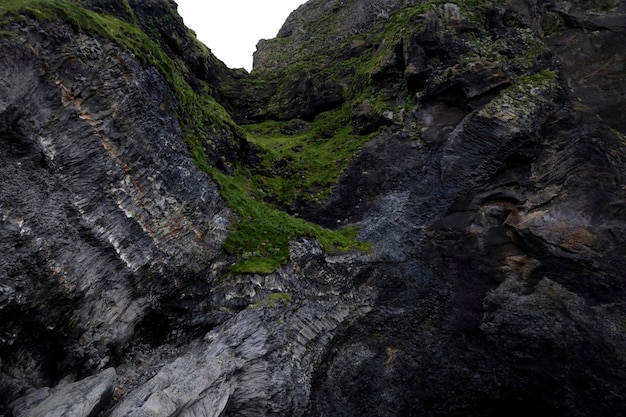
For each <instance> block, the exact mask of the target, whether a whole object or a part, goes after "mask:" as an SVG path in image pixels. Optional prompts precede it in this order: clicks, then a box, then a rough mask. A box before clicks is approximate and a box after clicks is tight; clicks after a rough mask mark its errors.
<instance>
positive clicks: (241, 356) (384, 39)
mask: <svg viewBox="0 0 626 417" xmlns="http://www.w3.org/2000/svg"><path fill="white" fill-rule="evenodd" d="M89 3H90V7H92V9H94V10H95V9H96V8H97V7H101V8H105V9H106V10H109V11H112V10H113V11H114V10H117V9H116V8H115V7H113V6H116V5H115V4H113V3H114V2H89ZM109 3H110V4H109ZM509 3H510V4H500V3H497V4H496V3H492V2H487V1H485V2H474V1H472V2H469V1H468V2H465V1H461V2H457V3H442V2H429V3H416V2H396V1H385V2H376V1H370V2H353V1H344V2H336V1H328V0H324V1H322V0H319V1H318V0H313V1H311V2H309V3H307V4H306V5H304V6H302V7H301V8H300V9H298V10H297V11H296V12H295V13H294V14H293V15H292V16H291V17H290V19H289V20H288V21H287V23H286V24H285V26H284V28H283V29H282V30H281V33H280V36H279V37H278V38H277V39H276V40H271V41H267V42H264V43H262V44H261V45H260V46H259V51H258V52H257V56H256V59H257V62H256V65H257V67H256V68H255V71H253V73H252V74H250V75H249V76H246V75H244V74H239V75H237V77H239V78H237V77H234V78H232V79H230V81H229V82H232V83H233V84H230V85H229V86H227V87H226V88H225V89H224V91H225V93H224V96H223V97H222V98H221V99H224V97H227V98H228V100H230V101H228V100H226V101H228V103H230V104H229V106H231V107H229V108H230V109H231V110H232V111H233V112H234V114H233V116H234V118H235V119H236V120H244V121H245V120H248V121H250V120H257V121H258V120H261V121H262V120H266V119H268V118H269V119H273V118H276V119H281V120H289V119H292V118H294V117H298V118H302V119H305V122H303V121H302V120H299V119H296V120H294V121H293V123H292V124H285V125H284V126H283V130H284V131H285V132H287V133H285V134H286V135H292V134H293V135H292V136H293V138H292V139H293V140H296V138H297V136H298V135H300V134H303V132H304V131H306V132H309V133H307V134H310V136H307V140H305V141H303V142H302V145H301V146H302V147H304V146H312V147H314V146H317V145H318V144H319V142H322V141H324V140H325V139H327V136H331V137H333V138H334V137H335V136H338V137H340V138H341V137H344V138H349V139H347V140H356V139H355V137H356V136H358V135H371V136H367V137H368V138H369V140H368V141H364V142H365V144H364V145H363V146H362V147H361V148H360V149H359V150H358V152H356V153H355V154H354V155H353V158H352V160H351V162H350V163H349V165H348V166H347V168H346V169H345V170H344V172H343V173H342V175H341V177H340V178H339V179H338V182H337V184H336V185H335V186H334V187H333V189H332V191H331V192H330V197H329V198H328V199H327V200H326V201H325V202H323V203H322V204H314V203H301V204H300V206H298V207H297V208H298V212H299V214H300V216H302V217H304V218H306V219H308V220H310V221H312V222H315V223H317V224H321V225H324V226H326V227H328V228H334V229H337V228H343V227H350V226H357V227H359V239H360V240H362V241H365V242H368V243H369V244H370V250H369V251H356V250H355V251H350V252H344V253H340V252H337V253H326V252H325V251H324V250H322V247H321V245H320V243H319V242H318V241H316V240H315V239H313V238H311V237H299V238H297V239H294V240H293V241H292V243H291V246H290V257H289V261H288V262H286V263H284V264H283V265H281V266H280V267H279V268H278V269H276V270H275V271H274V272H271V273H267V274H253V273H241V274H235V273H233V272H229V267H230V265H231V264H232V263H233V262H234V261H235V260H236V259H234V258H235V257H236V256H235V255H233V254H228V253H226V252H225V251H223V250H222V245H223V244H224V242H225V241H226V239H227V236H228V233H229V231H231V229H230V228H229V227H231V226H232V225H233V224H234V223H233V222H236V221H237V218H236V216H234V215H233V211H231V210H230V209H229V208H228V207H227V206H226V204H225V203H224V201H223V200H222V199H221V198H220V196H219V194H218V192H217V189H216V187H215V186H214V185H212V181H211V179H210V178H209V177H208V176H207V175H206V174H205V173H203V172H202V171H200V170H199V169H198V168H196V167H195V166H194V165H193V163H192V160H191V158H190V156H189V153H192V154H193V155H194V158H196V159H195V160H196V162H199V164H200V165H201V166H203V167H204V168H205V169H206V168H207V167H206V166H204V165H207V164H208V163H209V162H212V163H213V165H218V163H217V159H219V149H228V148H227V147H225V148H221V147H220V146H215V147H214V148H211V149H208V147H207V146H205V149H204V151H206V152H207V153H208V151H209V150H210V151H211V152H213V154H212V155H213V156H214V157H215V158H212V159H211V158H209V159H208V161H209V162H207V160H198V155H197V152H198V151H199V149H202V148H198V147H194V146H195V145H194V142H190V139H193V136H192V135H189V134H188V132H186V131H184V130H183V129H181V127H180V125H179V121H181V122H183V124H184V123H185V121H186V120H187V119H185V117H187V116H188V115H189V114H188V113H185V112H181V111H178V110H179V109H180V107H177V106H180V105H181V104H180V103H179V102H178V101H177V97H178V96H177V95H176V94H178V92H177V91H176V89H175V88H173V87H175V86H173V85H172V83H171V82H170V83H168V82H167V80H168V79H167V78H164V77H163V75H167V74H161V73H159V71H158V70H157V69H155V68H153V67H151V66H150V65H148V64H147V63H146V62H143V61H140V60H139V59H137V58H136V57H133V56H132V55H130V54H128V53H125V52H124V51H123V49H122V47H121V46H120V45H116V44H115V43H114V42H112V41H111V40H107V39H105V38H103V37H101V36H98V35H94V34H91V33H89V32H77V31H75V30H74V29H73V28H72V27H71V26H69V25H67V24H65V23H63V22H62V21H60V20H53V21H46V22H40V21H36V20H33V19H30V18H24V19H18V20H13V21H12V23H10V22H11V21H9V23H5V26H4V29H3V30H6V31H7V32H10V33H11V35H10V36H2V37H0V50H2V51H3V52H4V55H5V56H14V57H16V58H15V59H14V60H12V61H7V60H5V61H3V62H2V63H1V64H0V80H3V81H2V82H1V83H0V89H1V94H0V97H2V99H0V146H1V147H2V149H3V152H2V154H1V155H2V156H1V158H2V162H3V163H2V164H1V167H0V176H1V178H2V190H1V192H0V204H1V205H0V209H1V210H2V222H1V223H0V242H2V248H6V250H5V251H4V254H3V257H2V258H0V274H2V275H0V284H1V285H2V287H1V289H2V292H1V293H0V294H1V297H2V298H0V300H1V301H0V318H1V319H2V320H0V323H2V324H1V325H0V337H1V338H0V353H1V354H2V355H1V358H2V363H1V365H0V371H1V372H2V373H1V374H0V377H1V379H0V382H1V385H0V387H1V388H2V393H3V395H4V398H7V400H6V401H5V403H4V404H2V407H4V408H2V412H3V413H5V414H7V415H13V416H31V415H32V416H38V415H45V414H42V413H46V412H48V413H52V412H65V413H73V414H70V415H75V416H76V417H79V416H93V415H95V413H100V414H102V415H107V416H116V417H117V416H136V417H139V416H141V417H144V416H146V417H147V416H168V417H169V416H178V417H181V416H235V415H237V416H240V415H274V416H286V415H290V416H291V415H293V416H311V417H313V416H327V415H333V416H352V415H365V416H367V415H376V416H404V415H407V416H408V415H420V416H421V415H426V416H444V415H445V416H449V415H464V416H499V415H511V416H521V415H528V414H532V415H538V416H598V415H602V416H621V415H623V414H624V412H625V411H626V399H625V398H624V395H623V392H624V387H625V383H626V382H625V381H626V366H625V365H626V363H625V361H626V355H625V354H624V352H626V337H624V329H625V323H626V321H625V320H626V304H625V303H624V301H623V300H624V295H625V294H624V291H626V281H625V280H624V277H623V273H622V270H623V269H624V259H626V249H625V248H626V242H625V238H624V236H625V234H624V228H625V227H626V225H625V224H624V218H626V217H625V216H626V188H625V187H624V183H625V181H626V170H625V168H624V167H625V166H624V160H625V159H626V140H625V139H624V136H623V134H621V133H620V132H621V131H623V130H622V126H621V124H620V123H621V122H620V120H621V119H620V117H621V116H620V115H619V114H618V113H619V112H617V111H616V110H615V108H614V106H613V103H619V102H620V100H621V99H620V98H616V97H614V96H613V91H615V90H617V91H619V89H620V88H623V82H622V81H623V80H621V79H620V78H619V77H609V78H607V79H606V80H605V78H603V77H600V75H601V74H604V73H603V72H602V71H600V72H594V73H593V76H591V77H586V75H585V74H586V73H583V72H582V71H583V65H580V64H578V66H577V65H576V63H575V62H566V61H567V60H568V59H569V58H570V57H573V56H577V55H576V54H577V53H584V52H585V53H586V52H588V51H590V50H591V49H593V50H594V51H595V52H594V54H592V55H590V56H591V57H597V58H590V59H592V61H593V59H597V60H598V61H599V62H597V63H596V62H595V61H594V62H593V64H594V65H596V64H597V65H598V68H603V69H606V71H607V73H606V74H613V73H615V74H616V73H617V72H616V71H619V68H620V67H619V65H621V64H620V63H619V59H615V60H613V58H612V57H613V56H618V57H619V55H612V52H611V51H613V52H615V53H616V54H619V51H615V50H614V46H611V45H613V44H610V43H609V39H619V37H620V36H621V35H622V32H623V31H621V29H620V28H621V27H622V23H621V22H622V20H623V16H622V10H623V7H624V6H623V5H622V3H621V2H620V3H619V4H608V3H607V4H604V3H603V4H599V3H598V4H596V3H593V4H587V3H580V4H579V3H573V2H572V3H571V4H570V6H569V7H566V6H567V4H565V3H559V4H558V5H556V4H555V5H551V4H541V5H539V4H538V3H537V4H535V3H533V2H530V1H529V2H523V1H512V2H509ZM107 4H108V6H107ZM164 5H166V4H165V3H162V4H161V6H164ZM105 6H106V7H109V6H111V7H112V8H106V7H105ZM117 6H120V7H122V6H124V7H122V8H123V11H121V12H120V13H121V14H122V16H121V17H122V18H123V19H126V20H127V21H128V19H130V20H133V19H137V21H141V22H142V23H141V24H142V25H144V26H142V27H144V30H146V31H150V30H153V32H154V33H152V38H153V40H155V42H160V41H158V39H161V40H163V39H165V38H167V36H165V35H164V34H167V33H170V34H171V33H178V32H177V30H179V29H180V28H178V29H176V30H173V29H175V28H161V29H163V30H159V28H155V27H148V26H149V25H148V26H146V25H147V23H146V22H148V20H147V19H145V17H146V16H148V15H150V13H148V12H147V11H146V10H149V9H150V7H152V6H154V4H152V3H146V4H143V5H141V6H140V5H139V2H137V3H135V2H120V3H119V4H117ZM117 6H116V7H117ZM125 6H129V7H125ZM144 6H145V8H144ZM589 7H591V8H593V10H594V12H593V13H584V11H585V10H587V9H586V8H589ZM120 10H121V9H120ZM140 10H142V12H141V13H143V15H142V16H143V17H139V16H136V15H135V17H134V18H133V13H135V14H136V13H140ZM168 10H172V9H171V7H170V6H169V5H168ZM131 11H133V13H131ZM141 13H140V14H141ZM142 19H143V20H142ZM166 20H167V21H168V22H170V23H171V22H175V21H177V18H176V16H174V17H172V19H166ZM594 25H595V26H594ZM166 26H167V25H166ZM168 27H169V26H168ZM583 28H584V29H586V30H587V31H583V30H582V29H583ZM590 29H593V30H594V31H597V32H598V33H594V32H588V31H589V30H590ZM180 30H182V29H180ZM180 33H183V32H180ZM157 34H160V35H157ZM160 36H164V37H163V38H160ZM569 36H571V38H570V37H569ZM568 39H573V41H574V42H577V43H578V44H579V45H572V44H571V43H570V41H569V40H568ZM591 39H594V40H598V42H599V45H600V46H598V47H597V48H596V47H595V46H593V47H592V44H591V43H590V42H588V41H590V40H591ZM165 43H166V44H167V42H165ZM594 45H595V44H594ZM169 47H170V48H171V45H170V46H169ZM309 47H311V48H309ZM577 47H580V50H576V48H577ZM163 48H166V47H165V46H164V47H163ZM184 50H185V48H183V49H181V50H180V51H178V52H176V51H175V50H174V49H170V50H169V51H168V53H170V54H171V55H172V56H174V55H176V54H179V55H180V56H181V61H180V62H182V63H185V62H186V63H187V64H184V65H187V69H189V68H190V67H192V65H190V64H189V62H191V61H188V60H185V59H186V56H187V55H186V53H185V52H184ZM322 51H323V52H324V53H323V54H321V53H322ZM609 55H610V56H609ZM281 57H289V58H288V59H284V60H282V59H281ZM604 60H606V61H607V62H606V63H605V64H606V65H604V64H602V63H601V62H600V61H604ZM177 62H178V61H177ZM180 62H179V64H180ZM207 62H208V61H207ZM181 65H182V64H181ZM579 67H580V68H579ZM594 68H595V67H594ZM182 71H183V72H185V71H186V70H184V69H183V70H182ZM216 71H217V69H216ZM209 72H210V71H209ZM187 75H188V74H187ZM196 75H197V74H196ZM587 75H589V74H587ZM585 77H586V78H585ZM196 79H197V80H199V81H198V82H204V81H203V80H202V77H200V76H196ZM585 80H588V81H589V82H590V84H586V83H585ZM605 81H606V82H608V83H609V84H610V85H611V86H612V87H611V89H612V90H611V91H610V92H609V94H607V95H605V94H604V93H603V91H605V90H603V89H602V88H600V89H597V88H595V87H594V86H601V85H604V84H602V83H604V82H605ZM238 83H239V84H238ZM237 92H242V93H241V96H240V97H236V96H237V94H236V93H237ZM231 99H232V100H231ZM211 103H212V102H211ZM212 109H213V110H215V111H218V110H219V108H218V107H212ZM329 109H330V110H332V111H331V112H328V113H324V112H325V111H327V110H329ZM320 115H321V116H320ZM329 115H330V116H329ZM598 115H600V116H601V117H598ZM333 117H334V118H335V119H333ZM325 118H326V119H325ZM329 119H331V121H332V120H334V121H335V122H336V121H337V120H339V121H340V123H345V124H349V125H350V127H351V128H353V130H354V132H353V135H350V136H347V135H346V136H339V135H338V134H337V133H336V130H337V128H336V127H334V126H330V127H329V126H323V125H322V122H324V121H325V120H329ZM320 120H321V122H320ZM196 121H197V120H196ZM309 121H311V123H308V122H309ZM211 123H216V119H211V120H209V121H208V124H209V128H207V129H203V130H202V131H204V132H213V134H215V135H218V136H219V135H220V134H222V133H223V132H224V131H223V130H220V128H223V127H224V126H219V125H218V126H213V127H215V129H211V128H210V127H211V126H212V125H211ZM228 123H230V122H228ZM337 123H339V122H337ZM290 127H293V128H294V129H295V130H294V131H292V130H290ZM260 129H262V126H261V127H259V130H260ZM226 130H228V131H229V132H230V134H232V135H234V136H228V135H227V136H228V138H230V139H232V138H233V137H238V136H237V133H236V132H235V130H236V128H235V127H233V125H228V126H227V127H226ZM233 132H235V133H233ZM310 132H313V133H310ZM333 135H334V136H333ZM359 137H366V136H359ZM184 138H187V140H188V145H189V146H190V147H189V149H188V148H187V146H186V144H185V141H184ZM219 140H220V139H219V138H215V141H216V143H219ZM210 141H211V137H208V138H205V141H204V142H203V143H204V144H205V145H206V144H208V143H209V142H210ZM230 143H233V142H230ZM244 148H245V146H244V147H243V148H241V149H244ZM229 152H230V151H229ZM245 154H246V152H239V153H238V152H232V153H230V154H229V155H230V156H228V157H225V158H224V159H225V160H228V161H230V162H229V163H226V164H224V167H226V168H229V167H230V170H229V169H224V171H227V172H232V171H233V167H234V166H236V165H237V164H236V162H237V158H241V159H242V160H245V162H247V164H248V165H247V169H248V170H247V171H244V175H247V176H253V175H254V173H255V172H254V169H255V166H254V160H253V159H246V157H245ZM281 162H282V163H283V164H289V163H290V162H289V161H288V160H287V159H286V158H285V159H284V160H283V161H281ZM284 168H285V169H284V172H291V173H292V174H293V175H307V173H305V172H302V173H300V172H295V171H294V170H290V168H291V167H289V166H286V167H284ZM208 170H209V171H211V170H210V169H208ZM220 175H222V174H220ZM215 178H218V179H219V178H222V177H220V176H216V177H215ZM235 180H237V181H239V183H245V184H251V183H252V182H248V183H246V182H244V179H243V178H241V177H237V178H235ZM237 181H233V182H232V183H226V182H222V186H223V187H224V185H223V184H227V185H226V187H225V188H226V189H223V190H222V191H223V193H224V195H225V196H228V195H229V193H233V192H235V191H237V190H239V188H237V187H238V184H239V183H238V182H237ZM241 188H245V187H241ZM250 192H251V190H249V189H246V193H250ZM229 201H232V200H229ZM236 201H239V202H241V204H244V203H246V202H247V201H248V200H245V199H243V198H242V199H240V200H236ZM268 201H269V202H270V203H271V198H268ZM234 209H236V207H234ZM283 226H284V225H279V224H277V225H276V231H277V232H278V231H279V229H280V228H282V227H283ZM264 243H265V244H266V245H267V242H264ZM248 255H249V254H248ZM242 256H244V255H242ZM111 367H112V368H113V369H114V370H113V369H110V368H111ZM46 387H49V388H46ZM79 399H80V400H79ZM56 410H62V411H56Z"/></svg>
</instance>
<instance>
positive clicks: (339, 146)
mask: <svg viewBox="0 0 626 417" xmlns="http://www.w3.org/2000/svg"><path fill="white" fill-rule="evenodd" d="M350 111H351V103H346V104H344V106H343V107H342V108H341V109H336V110H332V111H328V112H325V113H321V114H320V115H318V116H317V118H316V119H315V121H314V122H313V124H312V126H311V128H310V129H308V130H306V131H304V132H300V133H297V134H294V135H288V134H284V133H282V130H283V129H282V128H283V127H284V126H285V125H286V124H287V123H286V122H274V121H268V122H264V123H260V124H254V125H248V126H244V127H243V129H244V130H245V131H246V132H248V136H247V137H248V140H249V141H250V142H252V143H254V144H256V145H257V146H258V147H259V148H260V149H261V150H262V157H261V163H260V165H259V166H258V167H256V168H255V169H254V170H253V171H248V172H246V174H247V175H248V176H249V177H250V178H251V181H252V182H253V183H254V185H255V187H254V188H255V189H256V190H257V192H256V196H257V197H258V198H261V199H264V200H265V201H268V202H272V203H274V204H276V206H277V207H283V208H286V207H289V205H290V204H291V203H293V202H294V201H297V200H300V201H312V202H315V203H318V204H319V203H322V202H323V201H324V200H326V198H328V195H329V194H330V191H331V190H332V187H333V186H334V185H335V184H336V183H337V180H338V178H339V176H340V175H341V173H342V172H343V171H344V169H345V168H346V167H347V165H348V163H349V162H350V161H351V160H352V157H353V155H354V154H355V153H356V152H357V151H358V150H359V149H360V148H361V146H363V144H364V143H365V142H367V141H368V140H370V139H371V137H372V135H366V136H362V135H355V134H353V133H352V130H353V128H352V126H351V123H350Z"/></svg>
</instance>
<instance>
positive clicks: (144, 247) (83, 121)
mask: <svg viewBox="0 0 626 417" xmlns="http://www.w3.org/2000/svg"><path fill="white" fill-rule="evenodd" d="M10 29H11V30H12V33H13V35H12V36H10V37H4V38H2V39H1V40H0V44H1V46H0V47H1V48H2V50H3V51H4V53H5V56H11V57H13V58H12V59H10V60H3V61H2V64H1V68H0V73H1V74H2V76H1V78H2V83H1V87H0V88H1V89H2V93H1V96H2V100H1V103H0V133H1V136H0V137H1V144H2V148H3V149H4V151H3V152H2V161H3V162H2V168H0V172H1V174H0V175H1V178H2V195H1V197H0V206H1V209H0V210H1V213H2V217H1V218H2V223H1V227H0V240H1V241H2V247H3V248H5V250H4V251H3V256H2V261H1V262H0V274H1V277H2V279H1V283H2V302H1V304H0V308H1V314H2V339H1V346H0V351H1V352H2V358H3V366H2V371H3V383H4V390H9V391H10V392H12V393H15V392H19V390H20V389H23V388H24V386H23V385H22V384H24V383H29V384H32V385H34V386H38V385H41V384H44V383H46V384H49V383H50V381H54V380H55V379H57V378H58V377H59V376H63V375H64V374H65V373H67V372H75V371H83V370H89V369H98V368H102V367H104V366H106V365H107V363H108V362H109V361H110V360H111V357H112V355H114V354H115V352H116V351H118V350H119V349H124V347H125V346H127V345H128V344H129V342H130V341H131V338H133V337H135V336H134V335H135V330H136V328H139V327H141V323H142V320H143V319H144V318H145V317H146V314H147V313H148V311H151V310H153V309H157V310H158V309H159V304H160V299H161V298H162V297H166V296H169V295H170V294H171V293H172V292H178V291H179V290H180V289H181V285H182V284H183V283H190V284H191V282H192V281H193V280H194V279H199V278H200V277H202V279H205V275H206V273H207V271H209V270H210V269H211V268H212V267H213V265H212V261H213V260H214V259H215V257H216V256H217V255H218V253H219V251H220V248H221V244H222V242H223V241H224V239H225V237H226V233H227V228H228V225H229V215H230V211H229V209H228V208H227V207H226V205H225V203H224V202H223V201H222V200H221V198H220V196H219V194H218V192H217V189H216V187H215V186H213V185H212V184H211V182H210V180H209V177H208V176H207V175H206V174H205V173H203V172H201V171H200V170H199V169H198V168H197V167H196V166H195V165H194V164H193V163H192V161H191V159H190V158H189V156H188V150H187V146H186V144H185V142H184V140H183V136H182V132H181V129H180V127H179V125H178V122H177V119H176V113H175V109H176V106H177V103H176V99H175V97H174V96H173V95H172V92H171V90H170V88H169V87H168V85H167V83H166V82H165V80H164V79H163V77H162V76H161V75H160V74H159V73H158V71H156V69H154V68H149V67H145V66H142V65H140V64H139V62H137V61H136V60H135V59H134V58H133V57H132V56H130V55H128V54H126V53H123V52H122V51H121V50H120V49H119V48H117V47H116V46H114V45H112V44H111V43H110V42H109V41H107V40H104V39H101V38H98V37H94V36H88V35H85V34H80V33H76V32H75V31H74V30H72V29H71V28H70V27H69V26H67V25H65V24H61V23H58V22H57V23H40V22H36V21H32V20H27V21H25V22H24V23H22V24H20V25H19V26H17V25H16V26H12V27H11V28H10ZM177 288H178V289H177ZM12 395H14V394H12ZM5 398H6V397H5ZM9 398H10V396H9Z"/></svg>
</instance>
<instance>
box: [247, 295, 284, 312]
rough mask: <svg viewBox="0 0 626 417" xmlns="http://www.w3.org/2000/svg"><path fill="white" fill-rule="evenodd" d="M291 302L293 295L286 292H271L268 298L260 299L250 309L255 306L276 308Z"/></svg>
mask: <svg viewBox="0 0 626 417" xmlns="http://www.w3.org/2000/svg"><path fill="white" fill-rule="evenodd" d="M290 302H291V296H289V294H287V293H286V292H276V293H273V294H270V295H269V296H268V297H267V298H264V299H263V300H261V301H259V302H258V303H255V304H251V305H249V306H248V309H253V308H276V307H279V306H281V305H283V306H286V305H287V304H289V303H290Z"/></svg>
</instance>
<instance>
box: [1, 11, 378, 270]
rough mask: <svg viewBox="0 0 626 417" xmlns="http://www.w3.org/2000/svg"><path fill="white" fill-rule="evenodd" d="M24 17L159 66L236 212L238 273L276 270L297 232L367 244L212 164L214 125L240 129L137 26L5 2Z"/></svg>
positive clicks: (191, 140)
mask: <svg viewBox="0 0 626 417" xmlns="http://www.w3.org/2000/svg"><path fill="white" fill-rule="evenodd" d="M172 12H173V13H174V11H172ZM24 16H29V17H32V18H35V19H39V20H57V19H61V20H64V21H65V22H67V23H69V24H70V25H71V26H73V27H74V28H75V29H76V30H79V31H85V32H89V33H94V34H98V35H100V36H102V37H104V38H107V39H110V40H112V41H114V42H115V43H116V44H118V45H119V46H120V47H121V48H123V49H124V50H126V51H128V52H130V53H133V54H134V55H135V56H136V57H138V58H139V59H140V60H142V61H143V62H145V63H146V64H148V65H153V66H155V67H156V68H158V69H159V71H160V72H161V73H162V74H163V76H164V77H165V78H166V79H167V81H168V83H169V84H170V86H171V87H172V89H173V91H174V93H175V94H176V96H177V98H178V100H179V107H178V116H179V119H180V121H181V126H183V131H184V134H185V139H186V141H187V143H188V146H189V151H190V154H191V156H192V158H193V160H194V162H195V163H196V164H197V165H198V166H199V167H200V168H201V169H203V170H204V171H206V172H207V173H208V174H209V175H211V176H212V178H213V179H214V180H215V181H216V182H217V184H218V185H219V188H220V191H221V194H222V196H223V197H224V199H225V200H226V201H227V203H228V204H229V206H230V207H231V208H232V209H233V211H234V212H235V213H236V214H237V220H236V222H235V226H234V228H233V230H232V232H231V233H230V235H229V237H228V239H227V241H226V243H225V247H224V248H225V249H226V250H227V251H228V252H230V253H232V254H235V255H239V256H240V257H241V259H242V261H241V262H239V263H238V264H236V265H235V266H234V267H233V272H258V273H269V272H271V271H273V270H274V269H276V267H277V266H279V265H280V264H282V263H283V262H285V261H286V260H287V259H288V258H289V249H288V245H289V242H290V241H291V240H293V239H295V238H296V237H298V236H305V235H306V236H314V237H316V238H318V239H319V240H320V242H321V243H322V245H323V247H324V248H325V249H326V250H329V251H330V250H348V249H351V248H354V247H360V248H365V247H366V246H365V245H364V244H360V243H358V242H356V241H355V240H354V238H355V235H356V231H355V230H344V231H339V232H334V231H330V230H326V229H323V228H321V227H319V226H317V225H314V224H311V223H309V222H306V221H304V220H302V219H299V218H295V217H293V216H290V215H288V214H286V213H284V212H282V211H280V210H277V209H275V208H273V207H271V206H270V205H269V204H267V203H264V202H262V201H259V200H258V199H256V198H254V195H255V192H254V190H253V189H251V184H250V183H249V182H248V181H247V180H246V179H245V178H244V177H243V176H241V175H235V176H228V175H225V174H224V173H222V172H220V171H219V170H218V169H216V168H215V167H213V166H211V164H210V163H209V162H208V160H207V158H206V152H205V150H204V145H203V142H210V135H211V134H212V130H213V129H214V128H215V127H224V128H227V129H232V130H238V129H240V128H239V127H238V126H237V125H236V124H235V123H234V122H233V121H232V119H231V118H230V116H229V115H228V114H227V112H226V111H225V110H224V109H223V108H222V107H221V106H220V105H219V104H218V103H217V102H216V101H215V100H214V99H213V98H212V97H211V96H210V95H208V94H205V95H199V94H197V93H196V92H194V90H193V89H192V88H191V87H190V86H189V84H188V83H187V82H186V81H185V77H183V75H182V74H183V73H184V71H186V68H185V67H184V65H183V64H182V63H181V62H176V61H173V60H172V59H170V58H169V57H168V56H167V55H166V54H165V53H164V52H163V51H162V50H161V49H160V48H159V47H158V46H157V45H156V44H154V42H152V41H151V40H150V39H149V38H148V36H147V35H146V34H145V33H143V32H142V31H141V30H140V29H139V27H138V26H136V25H134V24H131V23H128V22H124V21H122V20H119V19H117V18H115V17H113V16H109V15H106V14H98V13H95V12H92V11H89V10H86V9H84V8H82V7H81V6H80V5H78V4H76V3H73V2H70V1H67V0H4V1H3V2H2V3H0V22H7V21H8V20H18V21H19V20H21V19H24ZM207 91H208V89H207Z"/></svg>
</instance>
